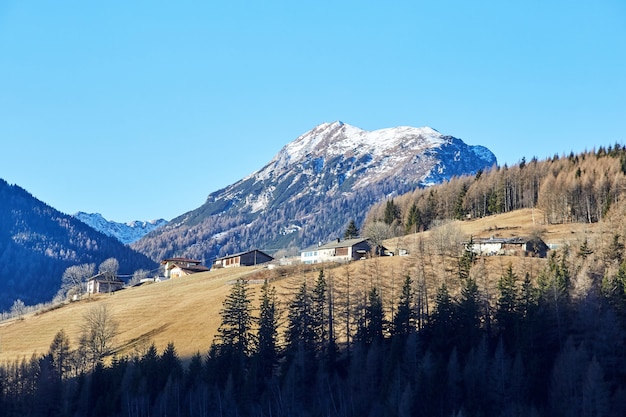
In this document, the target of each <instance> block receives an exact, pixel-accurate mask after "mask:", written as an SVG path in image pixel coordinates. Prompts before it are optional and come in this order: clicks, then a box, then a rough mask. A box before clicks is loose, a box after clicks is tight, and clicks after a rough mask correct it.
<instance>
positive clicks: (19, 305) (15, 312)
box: [11, 298, 26, 320]
mask: <svg viewBox="0 0 626 417" xmlns="http://www.w3.org/2000/svg"><path fill="white" fill-rule="evenodd" d="M24 313H26V305H25V304H24V301H22V300H20V299H19V298H18V299H17V300H15V302H14V303H13V305H12V306H11V315H12V316H13V317H17V318H18V319H19V320H22V319H23V318H24Z"/></svg>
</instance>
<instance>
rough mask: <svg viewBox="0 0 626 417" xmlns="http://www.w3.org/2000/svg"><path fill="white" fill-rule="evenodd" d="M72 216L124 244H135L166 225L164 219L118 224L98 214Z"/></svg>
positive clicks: (82, 213) (76, 214)
mask: <svg viewBox="0 0 626 417" xmlns="http://www.w3.org/2000/svg"><path fill="white" fill-rule="evenodd" d="M72 216H74V217H75V218H77V219H78V220H80V221H81V222H83V223H85V224H86V225H88V226H91V227H92V228H94V229H96V230H97V231H99V232H101V233H104V234H105V235H107V236H111V237H114V238H116V239H117V240H119V241H120V242H122V243H124V244H129V243H132V242H135V241H137V240H139V239H141V238H142V237H144V236H145V235H147V234H148V233H150V232H151V231H153V230H155V229H157V228H159V227H161V226H163V225H165V224H167V220H165V219H158V220H150V221H140V220H135V221H132V222H128V223H119V222H114V221H111V220H107V219H105V218H104V217H102V215H101V214H99V213H84V212H82V211H79V212H78V213H75V214H73V215H72Z"/></svg>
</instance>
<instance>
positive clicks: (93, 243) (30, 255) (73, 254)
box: [0, 179, 158, 311]
mask: <svg viewBox="0 0 626 417" xmlns="http://www.w3.org/2000/svg"><path fill="white" fill-rule="evenodd" d="M0 202H1V203H0V311H8V310H9V309H10V308H11V305H12V304H13V302H14V301H15V300H17V299H20V300H22V301H23V302H24V303H25V304H26V305H34V304H38V303H42V302H47V301H50V300H52V298H53V297H54V295H55V294H56V293H57V291H58V290H59V288H60V287H61V277H62V276H63V272H65V269H67V267H69V266H72V265H78V264H83V263H95V264H96V268H97V267H98V265H99V264H100V263H101V262H102V261H104V260H105V259H107V258H116V259H117V260H118V262H119V265H120V269H119V272H120V274H132V273H133V272H134V271H136V270H138V269H148V270H150V269H153V268H156V267H157V266H158V265H157V264H156V263H155V262H154V261H152V260H150V259H149V258H147V257H146V256H145V255H142V254H140V253H138V252H136V251H135V250H133V249H131V248H129V247H128V246H125V245H123V244H122V243H121V242H119V241H118V240H117V239H114V238H112V237H108V236H106V235H104V234H102V233H100V232H97V231H96V230H94V229H92V228H91V227H89V226H87V225H86V224H84V223H83V222H81V221H79V220H77V219H75V218H74V217H72V216H69V215H66V214H63V213H61V212H59V211H57V210H55V209H54V208H52V207H50V206H48V205H46V204H45V203H43V202H41V201H40V200H38V199H36V198H35V197H33V196H32V195H31V194H30V193H28V192H27V191H26V190H24V189H23V188H21V187H19V186H17V185H10V184H8V183H7V182H6V181H4V180H2V179H0Z"/></svg>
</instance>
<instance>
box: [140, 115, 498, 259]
mask: <svg viewBox="0 0 626 417" xmlns="http://www.w3.org/2000/svg"><path fill="white" fill-rule="evenodd" d="M495 164H496V158H495V156H494V155H493V153H491V151H489V150H488V149H486V148H484V147H482V146H468V145H466V144H465V143H463V141H461V140H460V139H456V138H453V137H451V136H445V135H442V134H440V133H439V132H437V131H435V130H434V129H431V128H428V127H423V128H413V127H397V128H389V129H381V130H377V131H372V132H369V131H364V130H362V129H359V128H357V127H354V126H350V125H347V124H344V123H342V122H334V123H324V124H322V125H319V126H317V127H316V128H314V129H312V130H311V131H309V132H307V133H305V134H303V135H302V136H300V137H299V138H297V139H296V140H294V141H293V142H291V143H289V144H288V145H286V146H285V147H284V148H283V149H282V150H281V151H280V152H279V153H278V154H277V155H276V156H275V157H274V158H273V159H272V160H271V161H270V162H269V163H268V164H267V165H266V166H265V167H263V168H262V169H260V170H259V171H256V172H254V173H253V174H251V175H249V176H248V177H246V178H244V179H242V180H240V181H238V182H236V183H235V184H232V185H230V186H228V187H226V188H224V189H223V190H219V191H216V192H213V193H211V194H210V195H209V196H208V198H207V201H206V203H205V204H203V205H202V206H201V207H199V208H198V209H196V210H193V211H191V212H188V213H185V214H183V215H181V216H179V217H178V218H175V219H173V220H171V221H170V223H169V224H168V225H166V226H165V227H163V228H161V229H159V230H158V231H155V232H153V233H150V234H148V235H147V236H146V237H144V238H143V239H141V240H140V241H138V242H136V243H134V244H133V245H132V246H133V248H135V249H137V250H139V251H141V252H142V253H145V254H146V255H148V256H150V257H152V258H153V259H157V260H158V259H162V258H164V257H168V256H173V255H176V256H188V257H192V258H197V259H201V260H204V261H205V262H207V263H208V262H209V261H210V260H211V259H212V258H214V257H216V256H218V255H224V254H227V253H235V252H238V251H241V250H248V249H251V248H254V247H256V248H259V249H262V250H264V251H267V252H270V253H274V252H275V251H276V250H277V249H284V248H289V247H292V248H295V249H296V250H298V249H300V248H302V247H305V246H308V245H310V244H312V243H317V242H319V241H326V240H330V239H335V238H336V237H338V236H341V235H342V234H343V231H344V230H345V227H346V226H347V224H348V222H349V221H350V220H351V219H352V220H355V221H356V223H357V224H361V223H362V221H363V219H364V217H365V214H366V213H367V211H368V209H369V207H370V206H371V205H372V204H374V203H375V202H377V201H379V200H381V199H382V198H384V197H385V196H387V195H394V194H398V193H404V192H407V191H411V190H414V189H415V188H419V187H423V186H425V185H430V184H433V183H437V182H441V181H443V180H445V179H449V178H451V177H453V176H457V175H462V174H468V173H476V172H477V171H479V170H484V169H487V168H489V167H491V166H493V165H495Z"/></svg>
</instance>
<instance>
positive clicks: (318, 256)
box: [300, 237, 374, 264]
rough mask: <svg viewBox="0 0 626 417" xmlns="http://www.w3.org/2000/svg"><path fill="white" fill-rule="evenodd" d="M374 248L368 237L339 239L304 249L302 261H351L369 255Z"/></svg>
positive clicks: (307, 262) (310, 262)
mask: <svg viewBox="0 0 626 417" xmlns="http://www.w3.org/2000/svg"><path fill="white" fill-rule="evenodd" d="M372 249H374V245H373V244H372V243H371V241H370V240H369V239H367V238H361V237H359V238H354V239H345V240H341V239H337V240H333V241H332V242H328V243H325V244H323V245H322V244H319V245H315V246H310V247H308V248H305V249H303V250H302V251H300V261H301V262H302V263H303V264H317V263H321V262H349V261H354V260H358V259H363V258H366V257H368V256H369V254H370V253H371V251H372Z"/></svg>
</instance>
